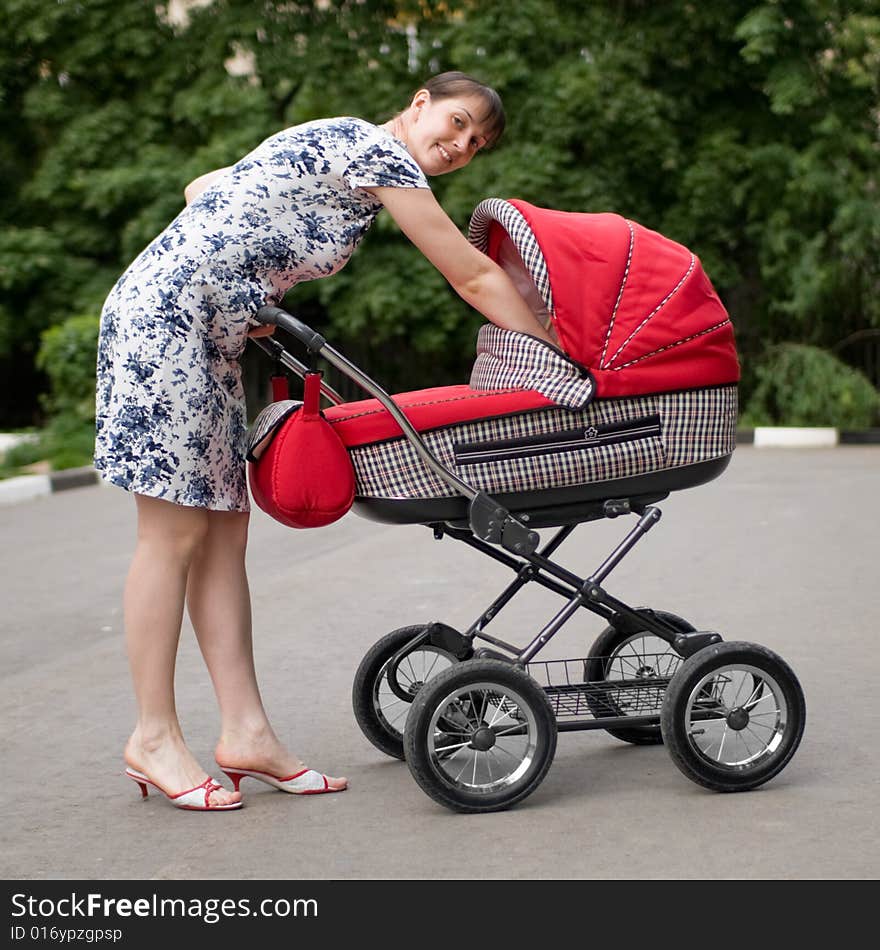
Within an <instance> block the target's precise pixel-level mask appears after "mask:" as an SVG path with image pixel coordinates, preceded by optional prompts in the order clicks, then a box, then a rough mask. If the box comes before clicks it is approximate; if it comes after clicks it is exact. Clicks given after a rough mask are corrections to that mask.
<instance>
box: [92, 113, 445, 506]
mask: <svg viewBox="0 0 880 950" xmlns="http://www.w3.org/2000/svg"><path fill="white" fill-rule="evenodd" d="M370 186H387V187H396V188H427V187H428V182H427V180H426V178H425V176H424V174H423V172H422V170H421V169H420V168H419V166H418V164H417V163H416V162H415V160H414V159H413V158H412V156H411V155H410V154H409V153H408V152H407V151H406V148H405V147H404V145H403V144H402V143H401V142H399V141H398V140H397V139H395V138H394V137H392V136H391V135H390V134H389V133H388V132H386V131H385V130H384V129H382V128H380V127H378V126H376V125H372V124H371V123H369V122H365V121H363V120H361V119H356V118H336V119H324V120H320V121H316V122H307V123H305V124H303V125H298V126H294V127H293V128H289V129H286V130H284V131H283V132H279V133H277V134H276V135H273V136H271V137H270V138H268V139H266V140H265V141H264V142H263V143H262V144H261V145H259V146H258V147H257V148H256V149H254V151H252V152H251V153H250V154H248V155H246V156H245V157H244V158H243V159H242V160H241V161H239V162H238V163H237V164H236V165H234V166H233V167H232V168H231V169H230V170H229V171H228V172H227V173H226V174H225V175H223V176H222V177H221V178H220V179H219V180H218V181H216V182H215V183H214V184H212V185H211V187H210V188H208V189H206V190H205V191H204V192H202V194H201V195H199V197H198V198H196V200H195V201H194V202H193V203H192V204H191V205H189V206H188V207H187V208H185V209H184V210H183V211H182V212H181V213H180V214H179V215H178V216H177V218H175V220H174V221H172V222H171V224H170V225H169V226H168V227H167V228H166V229H165V230H164V231H163V232H162V233H161V234H160V235H159V236H158V237H157V238H156V239H155V240H154V241H153V242H152V243H151V244H150V245H149V246H148V247H147V248H146V249H145V250H144V251H143V252H142V253H141V254H140V255H139V256H138V257H137V259H136V260H135V261H134V262H133V263H132V264H131V266H130V267H129V268H128V270H126V272H125V273H124V274H123V275H122V277H120V279H119V280H118V281H117V283H116V285H115V286H114V287H113V289H112V290H111V291H110V294H109V296H108V298H107V301H106V303H105V304H104V309H103V312H102V315H101V333H100V338H99V343H98V371H97V390H96V393H97V418H96V444H95V467H96V468H97V469H98V470H99V471H100V472H101V474H102V476H103V477H104V478H105V479H106V480H107V481H109V482H111V483H113V484H114V485H119V486H121V487H122V488H126V489H128V490H129V491H132V492H138V493H139V494H142V495H148V496H150V497H153V498H163V499H166V500H168V501H172V502H175V503H177V504H180V505H189V506H195V507H198V508H210V509H214V510H220V511H247V510H248V508H249V504H248V492H247V479H246V474H245V464H244V452H245V435H246V428H247V416H246V411H245V403H244V390H243V387H242V381H241V368H240V365H239V358H240V356H241V354H242V351H243V350H244V347H245V343H246V342H247V331H248V329H249V326H250V325H251V324H250V322H249V321H250V318H251V317H252V316H253V315H254V314H255V313H256V311H257V310H258V309H259V308H260V307H262V306H264V305H266V304H274V303H278V302H279V301H280V300H281V298H282V297H283V296H284V293H285V292H286V291H287V290H289V289H290V288H291V287H292V286H293V285H294V284H297V283H299V282H300V281H304V280H314V279H315V278H318V277H326V276H328V275H329V274H333V273H335V272H336V271H338V270H339V269H340V268H341V267H343V266H344V265H345V263H346V262H347V261H348V259H349V257H350V256H351V254H352V252H353V251H354V249H355V247H357V245H358V243H359V242H360V240H361V238H362V237H363V236H364V234H365V232H366V230H367V228H369V226H370V224H372V222H373V220H374V218H375V217H376V215H377V214H378V213H379V211H380V210H381V208H382V205H381V203H380V202H379V201H378V200H377V199H376V198H374V197H373V196H372V195H371V194H370V193H369V192H367V191H364V190H363V189H364V188H366V187H370Z"/></svg>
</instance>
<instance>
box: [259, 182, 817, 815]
mask: <svg viewBox="0 0 880 950" xmlns="http://www.w3.org/2000/svg"><path fill="white" fill-rule="evenodd" d="M469 236H470V240H471V241H472V242H473V243H474V244H475V245H476V246H477V247H479V248H480V249H482V250H483V251H485V252H486V253H487V254H489V256H491V257H492V258H493V259H495V260H496V261H499V262H500V263H501V264H502V266H504V267H505V268H506V269H508V270H509V273H510V274H511V277H512V278H513V279H514V282H515V283H516V284H517V286H518V287H519V288H520V290H521V292H522V294H523V296H524V297H525V299H526V300H528V301H530V302H531V303H532V305H533V307H534V309H535V312H536V315H538V316H539V318H542V319H544V320H545V321H547V323H548V326H550V327H552V332H554V333H555V336H556V338H557V339H558V341H559V348H558V349H557V348H554V347H551V346H548V345H547V344H545V343H544V342H542V341H540V340H538V339H537V338H534V337H530V336H527V335H524V334H519V333H514V332H511V331H506V330H501V329H499V328H497V327H495V326H492V325H486V326H484V327H483V328H482V329H481V330H480V334H479V340H478V347H477V359H476V362H475V364H474V368H473V371H472V375H471V381H470V384H469V385H460V386H444V387H439V388H434V389H425V390H419V391H417V392H411V393H403V394H400V395H397V396H394V397H390V396H388V394H387V393H385V392H384V391H383V390H382V389H381V387H379V386H378V385H377V384H376V383H374V382H373V381H372V380H371V379H370V378H369V377H367V376H365V375H364V374H363V373H362V372H361V371H360V370H359V369H357V368H356V367H354V366H353V365H352V364H351V363H349V362H348V361H347V360H345V359H344V357H342V356H341V355H340V354H339V353H337V352H336V351H335V350H333V349H332V348H331V347H329V346H328V345H327V343H326V341H325V340H324V339H323V337H321V336H320V335H319V334H317V333H315V332H314V331H312V330H311V329H309V328H308V327H306V326H304V325H303V324H301V323H300V322H299V321H297V320H296V319H295V318H292V317H291V316H290V315H289V314H286V313H285V312H284V311H281V310H279V309H277V308H265V310H264V311H261V312H260V315H259V318H260V319H261V320H262V322H265V323H276V324H277V325H279V326H282V327H284V328H285V329H287V330H288V331H290V332H291V333H293V334H294V335H295V336H296V337H297V338H298V339H299V340H300V342H302V343H303V344H305V346H306V347H307V349H308V350H309V352H310V353H312V354H313V355H314V354H319V355H321V356H322V357H324V358H325V359H327V360H328V361H329V362H330V363H331V364H332V365H334V366H335V367H337V368H338V369H340V370H341V371H342V372H343V373H345V374H346V375H348V376H349V377H350V378H352V379H354V380H355V381H356V382H358V383H359V384H360V385H361V386H362V387H363V388H365V389H366V390H367V392H369V393H371V394H372V396H373V397H374V398H372V399H367V400H363V401H359V402H348V403H341V404H337V405H333V406H331V407H330V408H328V409H326V410H325V411H324V412H323V414H321V413H319V412H318V410H317V386H318V384H319V379H320V377H318V376H316V375H312V376H311V377H308V376H307V386H306V389H307V395H306V406H305V407H301V405H300V404H299V403H293V402H287V403H281V404H278V405H276V406H273V407H270V408H269V409H268V410H266V412H265V413H264V414H263V416H262V417H261V418H260V419H258V421H257V423H256V424H255V427H254V433H253V439H252V443H253V444H256V443H259V444H260V445H261V447H262V448H263V449H264V454H262V455H261V456H260V458H259V460H258V461H254V462H253V463H252V465H251V468H250V482H251V490H252V494H253V496H254V499H255V501H256V502H257V504H258V505H259V506H260V507H261V508H263V509H264V510H265V511H267V512H268V513H269V514H271V515H272V516H273V517H275V518H277V519H278V520H279V521H282V522H283V523H286V524H293V525H297V526H303V525H304V524H306V525H308V524H313V523H314V524H320V523H326V522H327V521H330V520H334V519H335V518H336V517H339V516H340V515H341V514H342V513H344V511H345V510H347V507H348V506H349V505H350V504H352V502H353V504H354V509H355V511H357V512H358V513H359V514H361V515H364V516H366V517H368V518H370V519H373V520H378V521H383V522H388V523H398V524H404V523H420V524H426V525H429V526H431V527H432V528H433V530H434V532H435V534H436V536H437V537H444V536H449V537H453V538H456V539H458V540H461V541H464V542H465V543H466V544H468V545H469V546H471V547H473V548H476V549H477V550H479V551H481V552H483V553H485V554H487V555H488V556H490V557H492V558H493V559H495V560H497V561H501V562H502V563H504V564H506V565H508V566H509V567H511V569H513V570H514V572H515V573H516V579H515V580H514V581H513V583H512V584H511V585H510V586H509V587H508V588H507V589H506V590H505V591H504V592H503V593H502V594H501V595H500V596H499V597H498V598H497V599H496V601H495V602H494V603H493V604H492V605H491V606H490V607H489V608H488V609H487V610H486V611H485V612H484V613H483V614H482V615H481V617H479V618H478V619H477V620H476V621H475V622H474V623H473V624H472V625H471V627H469V628H468V630H466V631H464V632H460V631H458V630H455V629H453V628H451V627H449V626H448V625H446V624H445V623H442V622H440V621H435V622H432V623H420V624H416V625H414V626H407V627H403V628H400V629H399V630H395V631H393V632H392V633H390V634H388V635H387V636H386V637H384V638H383V639H382V640H380V641H379V642H378V643H377V644H375V646H374V647H373V648H372V649H371V650H370V652H369V653H368V654H367V656H366V657H365V658H364V660H363V662H362V663H361V667H360V669H359V671H358V674H357V677H356V679H355V684H354V693H353V699H354V710H355V716H356V718H357V721H358V723H359V725H360V727H361V729H362V730H363V732H364V734H365V735H366V736H367V738H369V739H370V741H371V742H372V743H373V744H374V745H375V746H376V747H377V748H379V749H381V750H382V751H384V752H386V753H387V754H389V755H392V756H396V757H399V758H405V759H406V761H407V763H408V764H409V766H410V770H411V771H412V773H413V776H414V777H415V779H416V781H417V782H418V783H419V784H420V785H421V787H422V788H423V789H424V790H425V791H426V792H427V793H428V794H429V795H431V796H432V797H433V798H435V799H436V800H437V801H439V802H441V803H442V804H444V805H446V806H448V807H450V808H453V809H456V810H460V811H488V810H494V809H498V808H504V807H508V806H509V805H511V804H513V803H514V802H517V801H519V800H521V799H522V798H524V797H525V796H526V795H528V794H530V793H531V792H532V791H533V790H534V789H535V788H536V787H537V786H538V784H539V783H540V782H541V780H542V779H543V776H544V774H546V771H547V769H548V768H549V766H550V763H551V761H552V757H553V752H554V750H555V741H556V739H555V737H556V731H557V730H558V729H591V728H603V729H607V730H608V731H609V732H611V733H613V734H614V735H616V736H618V737H619V738H621V739H623V740H625V741H628V742H634V743H638V744H642V743H650V742H658V741H661V740H663V741H665V742H666V743H667V745H668V746H669V748H670V753H671V754H672V757H673V759H674V761H675V762H676V764H677V765H678V766H679V768H680V769H681V770H682V771H683V772H684V773H685V774H686V775H688V777H690V778H692V779H693V780H695V781H697V782H700V783H701V784H703V785H706V786H708V787H711V788H717V789H721V790H740V789H745V788H753V787H755V786H757V785H760V784H762V783H763V782H766V781H767V780H768V779H769V778H771V777H772V776H773V775H775V774H776V773H777V772H779V771H780V770H781V769H782V768H783V767H784V765H785V764H786V763H787V762H788V760H789V759H790V758H791V756H792V755H793V754H794V751H795V749H796V748H797V745H798V743H799V741H800V736H801V733H802V730H803V720H804V715H805V713H804V700H803V694H802V692H801V689H800V686H799V684H798V682H797V679H796V677H795V676H794V673H793V672H792V671H791V670H790V668H789V667H788V666H787V665H786V664H785V663H784V661H783V660H781V658H779V657H778V656H776V655H775V654H773V653H771V652H770V651H769V650H767V649H765V648H764V647H759V646H756V645H754V644H747V643H722V642H721V637H720V635H719V634H717V633H715V632H713V631H707V630H697V629H696V628H695V627H694V626H693V625H692V624H690V623H689V622H688V621H686V620H683V619H682V618H680V617H677V616H675V615H674V614H670V613H667V612H664V611H656V610H650V609H645V608H639V609H633V608H630V607H628V606H627V605H626V604H624V603H623V602H622V601H619V600H617V599H616V598H614V597H612V596H610V595H609V594H608V593H607V592H606V591H605V590H604V589H603V587H602V583H603V581H604V579H605V577H607V575H608V574H609V573H610V572H611V570H613V568H614V567H615V566H616V564H618V563H619V562H620V560H621V559H622V558H623V557H624V556H625V555H626V554H627V553H628V551H629V550H630V549H631V548H632V547H633V545H635V543H637V541H638V540H639V539H640V538H641V537H642V536H643V535H644V534H645V533H646V532H647V531H648V530H650V528H651V527H652V526H653V525H654V524H655V523H656V522H657V520H659V517H660V512H659V510H658V509H657V508H656V507H654V502H656V501H658V500H660V499H662V498H664V497H666V496H667V495H668V494H669V492H671V491H677V490H680V489H685V488H691V487H694V486H696V485H700V484H702V483H704V482H706V481H708V480H710V479H712V478H714V477H716V476H717V475H719V474H720V473H721V472H722V471H723V470H724V468H725V467H726V466H727V464H728V462H729V460H730V456H731V454H732V452H733V449H734V446H735V442H736V419H737V382H738V379H739V365H738V361H737V356H736V349H735V344H734V334H733V328H732V326H731V323H730V319H729V317H728V315H727V313H726V311H725V309H724V307H723V305H722V303H721V301H720V300H719V298H718V296H717V294H716V293H715V291H714V289H713V288H712V286H711V284H710V282H709V280H708V279H707V277H706V275H705V274H704V272H703V269H702V267H701V265H700V263H699V261H698V260H697V258H696V257H695V256H694V255H693V254H692V253H691V252H690V251H689V250H687V249H686V248H684V247H682V246H681V245H679V244H676V243H675V242H673V241H670V240H669V239H667V238H665V237H663V236H662V235H659V234H657V233H656V232H653V231H650V230H648V229H646V228H644V227H642V226H640V225H639V224H636V223H635V222H632V221H628V220H626V219H624V218H622V217H620V216H618V215H614V214H578V213H570V212H561V211H551V210H546V209H542V208H536V207H534V206H532V205H529V204H527V203H526V202H524V201H503V200H500V199H490V200H487V201H484V202H482V203H481V204H480V205H479V206H478V207H477V209H476V210H475V212H474V215H473V217H472V219H471V226H470V235H469ZM264 348H267V349H268V350H269V351H271V352H272V353H273V355H274V356H275V357H276V359H280V360H281V361H282V362H283V363H285V364H286V365H287V366H288V367H290V368H293V369H295V370H296V371H298V372H301V371H302V370H304V367H303V366H302V364H299V363H298V362H297V361H295V360H293V359H292V357H290V354H288V353H287V352H286V351H284V350H283V348H282V347H280V344H278V343H277V342H276V341H271V342H270V343H267V344H264ZM320 385H322V386H323V388H324V392H325V394H328V393H329V394H330V395H331V396H332V395H334V394H333V392H332V390H330V389H329V387H326V386H324V384H320ZM309 393H310V394H309ZM304 423H306V424H304ZM307 423H319V424H320V427H321V431H322V435H321V445H320V447H319V448H318V449H316V450H315V451H314V452H313V451H312V450H311V448H310V446H311V445H312V442H311V441H309V440H310V439H312V438H313V435H314V433H315V432H317V431H318V426H316V425H311V426H310V425H309V424H307ZM273 432H274V433H275V436H274V440H273V439H272V433H273ZM285 433H288V434H290V433H296V435H295V436H293V435H292V436H291V439H290V441H289V444H286V443H285V442H284V439H285V437H286V436H285ZM270 440H271V441H270ZM303 440H305V441H303ZM267 442H268V443H269V445H268V448H266V443H267ZM337 443H338V447H337ZM315 444H317V443H315ZM319 456H320V458H322V459H323V460H324V465H323V469H322V470H321V471H317V467H318V463H314V464H311V465H310V461H309V460H310V458H312V457H314V458H317V457H319ZM291 492H292V495H293V497H294V498H295V501H294V502H291V501H290V500H289V496H290V493H291ZM328 492H329V493H330V494H334V493H335V495H334V499H333V500H332V501H330V500H329V499H328V498H327V494H328ZM285 493H287V494H285ZM310 506H311V508H310ZM312 509H314V510H315V511H317V512H318V514H317V515H316V516H315V520H310V519H311V518H312ZM625 514H636V515H637V516H638V523H637V524H636V525H635V527H634V528H633V529H632V530H631V531H630V532H629V534H628V535H627V537H626V538H625V539H624V541H623V542H622V543H621V544H620V545H619V546H618V548H617V549H616V550H615V551H614V552H613V553H612V554H611V555H610V556H609V558H608V559H607V560H606V561H605V562H604V563H603V564H602V565H600V567H599V568H598V569H597V570H596V571H594V572H593V573H592V574H590V575H589V576H588V577H586V578H583V577H579V576H577V575H575V574H572V573H570V572H569V571H568V570H566V569H564V568H562V567H561V566H559V565H558V564H556V563H555V562H554V561H552V560H551V559H550V555H551V554H552V553H553V551H554V550H555V549H556V548H557V547H558V546H559V545H560V544H561V543H562V541H563V540H564V538H565V537H567V536H568V535H569V534H570V533H571V531H573V530H574V528H575V526H576V525H577V524H579V523H581V522H586V521H592V520H596V519H599V518H613V517H617V516H619V515H625ZM550 526H555V527H558V528H559V531H558V532H557V534H556V535H555V536H554V537H553V538H552V539H551V540H550V541H549V542H548V543H547V544H546V545H545V546H544V547H543V549H541V550H540V551H539V550H538V547H539V544H540V537H539V535H538V533H537V529H539V528H545V527H550ZM532 581H534V582H536V583H539V584H541V585H542V586H544V587H546V588H548V589H550V590H553V591H554V592H556V593H557V594H559V595H560V596H562V597H564V598H565V599H566V601H567V604H566V606H565V607H564V608H563V609H562V610H561V611H560V612H559V613H558V614H557V615H556V616H555V617H554V618H553V619H552V620H551V621H550V622H549V623H548V625H547V626H546V627H545V628H544V629H543V630H541V631H540V632H538V633H537V635H536V636H535V637H534V639H533V640H532V641H531V642H530V643H529V644H528V645H527V646H526V647H524V648H520V647H517V646H513V645H511V644H508V643H504V642H503V641H501V640H498V639H496V638H494V637H491V636H489V635H488V634H487V633H486V629H485V628H486V626H487V625H488V623H489V621H490V620H491V619H492V618H493V617H494V616H495V615H496V614H497V612H498V611H499V610H500V609H501V607H503V606H504V605H505V604H507V603H508V601H509V600H510V599H511V598H512V597H513V595H514V594H515V593H516V592H517V591H518V590H519V589H520V588H521V587H522V586H523V585H525V584H526V583H529V582H532ZM580 607H583V608H585V609H587V610H590V611H591V612H593V613H595V614H598V615H599V616H601V617H603V618H604V619H605V620H606V622H607V624H608V626H607V627H606V629H605V630H604V631H603V632H602V634H601V635H600V636H599V638H598V640H597V641H596V642H595V643H594V645H593V647H592V649H591V650H590V651H589V654H588V655H587V656H585V657H583V658H580V659H576V660H564V661H548V662H540V661H537V660H535V656H536V654H537V653H538V651H539V650H540V649H541V648H542V647H543V646H544V645H545V644H546V643H547V641H548V640H549V639H550V638H551V637H552V636H553V635H554V634H555V633H556V632H557V631H558V630H559V629H560V628H561V627H562V625H563V624H564V623H565V622H566V620H567V619H568V618H569V617H570V616H571V615H572V614H573V613H574V612H575V611H576V610H577V609H578V608H580ZM476 640H482V641H485V642H487V643H489V644H491V647H489V648H486V647H475V641H476ZM696 724H699V727H698V726H697V725H696ZM728 733H729V734H730V737H731V738H730V739H729V741H726V742H725V740H724V738H723V736H724V735H727V734H728ZM720 736H721V738H719V737H720ZM719 746H720V751H719Z"/></svg>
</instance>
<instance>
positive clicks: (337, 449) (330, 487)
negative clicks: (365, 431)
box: [248, 373, 355, 528]
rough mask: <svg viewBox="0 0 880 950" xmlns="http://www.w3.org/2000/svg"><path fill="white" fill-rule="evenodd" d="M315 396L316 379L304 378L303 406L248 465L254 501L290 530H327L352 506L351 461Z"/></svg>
mask: <svg viewBox="0 0 880 950" xmlns="http://www.w3.org/2000/svg"><path fill="white" fill-rule="evenodd" d="M320 395H321V374H320V373H308V374H307V375H306V377H305V391H304V394H303V405H302V406H301V407H300V408H299V409H297V410H296V411H294V412H293V413H292V414H291V415H289V416H288V417H287V418H286V419H284V421H283V422H282V423H281V425H280V426H279V427H278V429H277V431H276V433H275V436H274V437H273V439H272V441H271V442H270V444H269V445H268V447H267V448H265V449H264V451H263V452H262V454H261V455H260V457H259V458H258V459H257V460H256V461H251V462H249V464H248V470H249V476H250V486H251V494H252V495H253V498H254V501H255V502H256V503H257V505H258V506H259V507H260V508H262V509H263V511H265V512H266V514H268V515H271V516H272V517H273V518H274V519H275V520H276V521H280V522H281V523H282V524H286V525H288V526H289V527H291V528H320V527H321V526H322V525H326V524H331V523H332V522H334V521H337V520H338V519H339V518H341V517H342V516H343V515H344V514H345V513H346V512H347V511H348V509H349V508H351V506H352V503H353V502H354V490H355V479H354V468H353V467H352V464H351V458H350V457H349V454H348V450H347V449H346V448H345V446H344V445H343V444H342V440H341V439H340V438H339V436H338V435H337V434H336V433H335V432H334V430H333V426H332V425H330V423H329V422H327V420H326V419H325V418H324V416H323V415H322V414H321V411H320Z"/></svg>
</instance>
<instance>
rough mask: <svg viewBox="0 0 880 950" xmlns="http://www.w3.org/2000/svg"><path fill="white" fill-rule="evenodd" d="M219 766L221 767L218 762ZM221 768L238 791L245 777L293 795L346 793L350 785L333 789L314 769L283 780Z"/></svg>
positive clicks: (225, 767) (265, 774)
mask: <svg viewBox="0 0 880 950" xmlns="http://www.w3.org/2000/svg"><path fill="white" fill-rule="evenodd" d="M217 765H220V763H219V762H218V763H217ZM220 768H221V769H222V770H223V772H225V773H226V775H227V776H228V777H229V780H230V781H231V782H232V785H233V787H234V788H235V790H236V791H238V786H239V785H240V784H241V780H242V779H243V778H245V777H247V778H255V779H257V781H259V782H265V783H266V784H267V785H271V786H272V787H273V788H277V789H280V790H281V791H282V792H289V793H290V794H291V795H324V794H325V793H327V792H344V791H345V789H346V788H348V785H347V784H346V785H344V786H343V787H342V788H333V787H332V786H331V785H330V782H329V781H328V780H327V776H326V775H323V774H322V773H321V772H316V771H315V770H314V769H303V770H302V771H301V772H297V773H296V774H295V775H288V776H287V778H281V777H279V776H277V775H272V774H270V773H269V772H260V771H258V770H257V769H234V768H228V767H227V766H225V765H220Z"/></svg>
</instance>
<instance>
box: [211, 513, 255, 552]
mask: <svg viewBox="0 0 880 950" xmlns="http://www.w3.org/2000/svg"><path fill="white" fill-rule="evenodd" d="M249 521H250V516H249V515H248V513H247V512H243V511H211V512H209V513H208V536H207V538H206V544H208V545H219V546H220V547H221V548H223V549H225V550H227V551H235V552H237V553H239V554H244V551H245V549H246V548H247V540H248V523H249Z"/></svg>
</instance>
